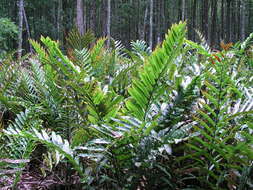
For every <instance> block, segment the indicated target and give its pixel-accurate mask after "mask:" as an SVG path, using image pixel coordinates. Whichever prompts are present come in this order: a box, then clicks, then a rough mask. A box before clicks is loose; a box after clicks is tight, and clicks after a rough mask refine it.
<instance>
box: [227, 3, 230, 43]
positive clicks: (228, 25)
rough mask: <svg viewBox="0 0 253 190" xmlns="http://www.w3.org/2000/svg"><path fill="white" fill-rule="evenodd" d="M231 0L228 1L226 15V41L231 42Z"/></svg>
mask: <svg viewBox="0 0 253 190" xmlns="http://www.w3.org/2000/svg"><path fill="white" fill-rule="evenodd" d="M230 5H231V0H227V15H226V40H227V42H230V41H231V35H230V34H231V24H230V13H231V7H230Z"/></svg>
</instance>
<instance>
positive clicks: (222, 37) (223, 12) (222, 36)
mask: <svg viewBox="0 0 253 190" xmlns="http://www.w3.org/2000/svg"><path fill="white" fill-rule="evenodd" d="M224 3H225V0H222V1H221V39H222V40H224V23H225V22H224V20H225V7H224Z"/></svg>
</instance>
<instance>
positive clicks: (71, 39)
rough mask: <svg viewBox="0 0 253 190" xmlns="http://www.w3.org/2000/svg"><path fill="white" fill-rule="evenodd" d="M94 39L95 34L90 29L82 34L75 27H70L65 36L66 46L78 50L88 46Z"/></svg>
mask: <svg viewBox="0 0 253 190" xmlns="http://www.w3.org/2000/svg"><path fill="white" fill-rule="evenodd" d="M94 40H95V36H94V34H93V33H92V32H91V31H88V32H86V33H85V34H83V35H82V34H80V32H79V31H78V29H77V28H74V29H72V30H71V31H70V32H69V33H68V36H67V38H66V41H67V47H68V48H71V49H73V50H79V51H80V50H82V49H83V48H88V47H89V45H91V43H92V42H93V41H94Z"/></svg>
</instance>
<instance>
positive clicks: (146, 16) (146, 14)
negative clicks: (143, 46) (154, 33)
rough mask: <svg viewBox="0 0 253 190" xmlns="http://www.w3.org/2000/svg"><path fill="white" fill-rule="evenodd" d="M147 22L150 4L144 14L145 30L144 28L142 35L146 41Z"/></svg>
mask: <svg viewBox="0 0 253 190" xmlns="http://www.w3.org/2000/svg"><path fill="white" fill-rule="evenodd" d="M147 20H148V4H147V5H146V9H145V13H144V20H143V28H142V33H141V39H142V40H145V34H146V26H147Z"/></svg>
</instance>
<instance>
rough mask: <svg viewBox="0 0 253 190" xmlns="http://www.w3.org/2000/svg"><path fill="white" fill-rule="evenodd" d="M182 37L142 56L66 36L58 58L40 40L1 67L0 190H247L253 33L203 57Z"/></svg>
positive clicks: (172, 33) (252, 159) (137, 48)
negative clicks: (63, 189)
mask: <svg viewBox="0 0 253 190" xmlns="http://www.w3.org/2000/svg"><path fill="white" fill-rule="evenodd" d="M186 32H187V31H186V24H185V23H179V24H177V25H173V26H172V28H171V29H170V30H169V31H168V33H167V35H166V37H165V40H164V41H163V43H162V44H160V45H159V46H157V47H156V49H155V50H154V51H153V52H152V51H151V50H150V48H149V47H148V46H147V45H146V43H145V42H144V41H135V42H132V43H131V47H132V48H131V50H129V49H128V50H127V49H125V48H124V46H123V45H122V44H121V43H120V41H112V42H111V46H110V47H108V46H107V45H106V44H105V42H106V39H105V38H101V39H98V40H95V39H94V36H93V35H92V34H91V33H90V32H89V33H87V34H85V35H83V36H82V35H80V34H78V32H77V31H73V32H72V33H71V34H70V35H69V37H68V39H67V43H68V44H69V45H68V47H67V53H66V54H67V55H65V53H63V52H62V51H61V50H60V48H59V44H58V42H55V41H53V40H51V39H50V38H48V37H47V38H44V37H42V38H41V42H37V41H33V40H31V41H30V43H31V44H32V46H33V48H34V50H35V52H36V53H35V54H33V55H27V56H25V57H24V58H23V59H22V60H18V61H15V60H12V59H11V58H6V59H4V60H3V61H2V62H1V64H0V81H1V83H0V141H1V144H0V168H1V170H0V188H1V189H2V188H3V189H8V188H13V189H34V188H35V189H36V188H48V189H50V188H53V186H54V187H55V185H59V186H60V185H64V186H65V187H66V189H105V190H109V189H122V190H123V189H125V190H128V189H129V190H137V189H146V190H151V189H154V190H155V189H229V190H233V189H238V190H245V189H252V188H253V177H252V175H253V165H252V164H253V144H252V143H253V137H252V133H253V88H252V87H253V46H252V38H253V34H251V35H250V36H249V37H248V38H247V39H246V40H245V41H244V42H238V43H236V44H234V45H233V44H224V43H223V42H222V43H221V47H220V50H219V51H218V50H216V51H212V50H211V49H210V48H209V47H208V45H206V43H205V40H204V39H203V38H202V37H201V35H200V41H201V42H200V43H195V42H192V41H189V40H187V39H186V37H185V36H186ZM34 175H36V176H35V177H33V176H34ZM35 178H36V180H35V182H36V181H37V183H34V184H32V183H26V182H27V179H30V180H33V179H35ZM48 179H50V180H48ZM59 188H60V187H59Z"/></svg>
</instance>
